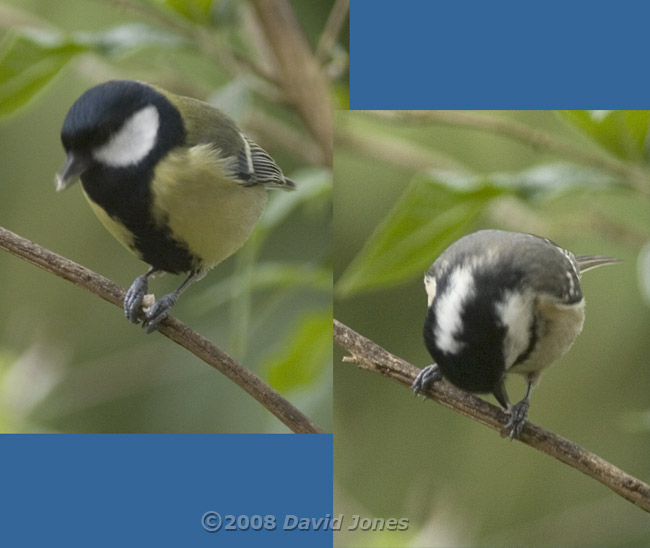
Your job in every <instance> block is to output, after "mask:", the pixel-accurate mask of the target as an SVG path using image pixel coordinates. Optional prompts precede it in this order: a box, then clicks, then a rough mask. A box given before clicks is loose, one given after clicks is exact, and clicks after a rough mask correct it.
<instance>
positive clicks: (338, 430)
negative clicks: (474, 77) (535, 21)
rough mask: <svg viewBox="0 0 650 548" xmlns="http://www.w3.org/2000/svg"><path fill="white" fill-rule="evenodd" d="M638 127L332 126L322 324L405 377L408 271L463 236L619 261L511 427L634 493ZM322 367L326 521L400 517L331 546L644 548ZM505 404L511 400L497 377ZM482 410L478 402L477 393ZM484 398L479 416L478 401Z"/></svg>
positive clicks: (630, 509)
mask: <svg viewBox="0 0 650 548" xmlns="http://www.w3.org/2000/svg"><path fill="white" fill-rule="evenodd" d="M649 121H650V112H648V111H630V112H617V111H570V112H552V111H547V112H535V111H527V112H514V111H512V112H462V111H453V112H447V111H430V112H428V111H423V112H420V111H417V112H408V111H404V112H390V111H380V112H362V111H357V112H337V113H336V114H335V157H336V163H335V170H334V179H335V181H336V186H335V198H334V211H335V223H334V246H335V249H336V254H335V261H334V280H335V284H334V288H335V301H334V310H335V317H336V318H337V319H338V320H340V321H342V322H343V323H345V324H347V325H349V326H350V327H351V328H353V329H354V330H356V331H358V332H359V333H361V334H362V335H364V336H366V337H368V338H370V339H372V340H374V341H375V342H377V343H379V344H380V345H382V346H383V347H384V348H386V349H387V350H388V351H390V352H392V353H394V354H396V355H398V356H400V357H402V358H404V359H406V360H408V361H410V362H411V363H413V364H416V365H417V366H419V367H424V366H426V365H428V364H429V363H431V357H430V356H429V354H428V353H427V351H426V349H425V347H424V344H423V338H422V327H423V323H424V317H425V312H426V295H425V292H424V286H423V281H422V278H423V275H424V273H425V272H426V270H427V268H428V267H429V265H430V264H431V263H432V262H433V261H434V259H435V258H436V256H437V255H438V254H439V253H440V252H441V251H442V250H443V249H444V248H445V247H446V246H448V245H449V244H450V243H451V242H453V241H455V240H456V239H458V238H459V237H460V236H461V235H464V234H466V233H469V232H472V231H474V230H477V229H480V228H488V227H490V228H501V229H506V230H514V231H521V232H531V233H536V234H541V235H544V236H547V237H549V238H551V239H553V240H555V241H556V242H557V243H559V244H560V245H562V246H564V247H566V248H568V249H570V250H572V251H574V252H575V253H583V254H602V255H612V256H615V257H619V258H621V259H623V260H624V263H622V264H620V265H616V266H612V267H608V268H604V269H601V270H597V271H594V272H589V273H587V274H585V276H584V277H583V290H584V294H585V297H586V300H587V318H586V322H585V327H584V330H583V333H582V335H581V336H580V337H579V338H578V340H577V342H576V344H575V345H574V347H573V348H572V350H571V351H570V352H569V353H568V354H567V355H566V356H565V357H564V358H562V360H560V362H559V363H557V364H555V365H554V366H553V367H552V368H551V369H550V370H549V371H547V372H546V373H545V375H544V376H543V378H542V381H541V382H540V384H539V386H538V387H537V388H536V390H535V391H534V393H533V396H532V403H531V411H530V418H531V421H533V422H534V423H536V424H539V425H541V426H543V427H545V428H547V429H550V430H552V431H554V432H556V433H558V434H560V435H562V436H564V437H567V438H568V439H570V440H572V441H574V442H576V443H578V444H580V445H582V446H584V447H586V448H588V449H590V450H591V451H594V452H595V453H596V454H598V455H600V456H601V457H603V458H605V459H607V460H609V461H610V462H612V463H613V464H615V465H617V466H619V467H621V468H622V469H624V470H625V471H627V472H628V473H631V474H632V475H634V476H636V477H638V478H640V479H642V480H644V481H646V482H648V481H650V465H649V463H650V461H649V460H648V455H649V454H650V400H649V399H648V393H649V390H648V389H649V387H650V368H649V367H648V356H649V355H650V337H649V336H648V335H649V333H650V297H649V290H648V287H649V280H650V273H649V272H650V266H649V256H650V245H649V244H648V242H649V241H650V170H649V169H648V164H649V163H650V137H649V135H650V134H649V131H648V130H649ZM343 355H344V354H343V352H342V351H341V350H340V349H339V348H337V349H336V350H335V356H334V360H335V363H336V364H337V365H336V366H335V370H334V432H335V439H334V448H335V458H334V470H335V491H334V493H335V509H334V511H335V514H337V515H338V514H339V513H344V514H345V515H346V516H351V515H352V514H360V515H361V516H364V517H369V518H373V517H381V518H389V517H392V518H398V519H399V518H402V517H407V518H409V520H410V527H409V529H408V530H407V531H403V532H400V531H397V532H395V531H393V532H390V531H384V532H381V531H365V532H360V531H354V532H351V531H346V530H345V527H344V528H343V530H342V531H341V532H339V533H335V546H341V547H346V548H349V547H370V546H372V547H388V546H391V547H394V546H404V547H424V546H427V547H429V546H641V545H643V546H647V545H650V527H649V525H648V518H647V515H646V514H644V513H643V512H642V511H640V510H639V509H637V508H635V507H634V506H633V505H631V504H630V503H629V502H627V501H625V500H623V499H622V498H619V497H618V496H616V495H615V494H613V493H611V492H610V491H609V490H608V489H607V488H605V487H603V486H602V485H601V484H599V483H597V482H596V481H594V480H592V479H590V478H587V477H585V476H583V475H582V474H580V473H578V472H577V471H576V470H574V469H572V468H569V467H567V466H566V465H564V464H561V463H559V462H557V461H555V460H552V459H550V458H548V457H547V456H545V455H542V454H541V453H538V452H537V451H535V450H532V449H531V448H529V447H527V446H525V445H523V444H521V443H516V442H509V441H507V440H504V439H500V438H499V436H498V435H497V434H496V433H495V432H493V431H491V430H489V429H487V428H485V427H483V426H481V425H479V424H478V423H476V422H473V421H471V420H468V419H466V418H464V417H461V416H459V415H457V414H455V413H453V412H451V411H449V410H447V409H445V408H443V407H441V406H438V405H436V404H434V403H430V402H427V403H423V402H422V401H421V399H416V398H414V397H413V395H412V394H411V392H410V391H409V390H406V389H405V388H404V387H401V386H399V385H398V384H395V383H392V382H389V381H387V380H386V379H384V378H382V377H381V376H380V375H376V374H369V373H367V372H364V371H361V370H358V369H357V368H356V367H355V366H354V365H352V364H342V363H341V359H342V357H343ZM508 386H509V391H510V393H511V394H512V399H513V400H515V401H516V400H518V399H519V398H520V397H521V396H523V394H524V392H525V386H524V383H523V382H522V379H521V378H519V377H515V378H511V379H509V380H508ZM486 398H487V399H489V400H490V401H493V402H494V399H493V398H492V397H491V396H489V397H488V396H486ZM494 403H496V402H494Z"/></svg>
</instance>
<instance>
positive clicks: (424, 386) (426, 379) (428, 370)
mask: <svg viewBox="0 0 650 548" xmlns="http://www.w3.org/2000/svg"><path fill="white" fill-rule="evenodd" d="M440 379H442V373H441V372H440V368H439V367H438V366H437V365H436V364H435V363H432V364H431V365H427V366H426V367H425V368H424V369H423V370H422V371H420V372H419V373H418V376H417V377H415V380H414V381H413V384H411V388H412V389H413V394H415V395H416V396H417V395H418V394H421V395H422V396H424V397H425V398H426V397H427V394H426V393H427V391H428V390H429V388H430V387H431V385H432V384H433V383H434V382H436V381H438V380H440Z"/></svg>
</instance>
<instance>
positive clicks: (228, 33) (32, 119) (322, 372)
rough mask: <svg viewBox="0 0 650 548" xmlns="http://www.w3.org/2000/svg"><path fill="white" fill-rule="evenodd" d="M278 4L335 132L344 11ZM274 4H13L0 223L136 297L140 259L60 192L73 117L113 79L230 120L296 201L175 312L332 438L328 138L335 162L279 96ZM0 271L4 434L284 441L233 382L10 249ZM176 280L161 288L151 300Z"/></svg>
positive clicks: (127, 0)
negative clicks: (180, 97)
mask: <svg viewBox="0 0 650 548" xmlns="http://www.w3.org/2000/svg"><path fill="white" fill-rule="evenodd" d="M277 4H278V5H279V4H282V5H284V6H285V7H286V6H288V8H289V11H290V12H293V14H294V18H295V20H296V21H297V22H298V25H297V27H296V26H295V25H294V29H295V28H298V29H299V32H302V33H304V37H305V43H306V44H307V47H306V48H305V49H306V51H308V52H310V53H309V54H308V56H310V57H309V58H310V59H313V60H315V65H316V66H317V69H316V72H315V73H316V75H317V76H319V75H321V74H322V75H323V76H324V77H323V78H322V82H325V86H324V87H325V89H323V90H321V91H322V92H323V93H322V97H321V103H320V105H318V106H315V107H314V108H315V109H317V108H319V107H320V108H321V112H320V113H317V114H319V115H320V116H321V122H322V120H331V108H333V107H337V108H346V107H347V102H348V84H347V82H348V74H347V67H348V54H347V51H348V38H347V34H348V29H347V2H346V1H340V0H339V1H334V0H332V1H324V2H301V1H299V0H297V1H295V2H288V1H285V0H279V1H278V2H277ZM266 7H267V8H268V4H267V6H266ZM263 8H264V6H263V5H261V4H260V3H259V2H256V1H254V0H253V1H251V2H244V1H237V0H214V1H212V0H182V1H179V0H110V1H99V0H98V1H92V2H89V1H87V0H60V1H57V2H50V1H49V0H3V1H2V3H0V33H1V35H2V36H1V38H2V42H1V43H0V117H2V119H1V120H0V166H2V167H1V168H0V169H1V170H2V185H3V190H2V199H1V200H0V224H1V225H2V226H4V227H6V228H8V229H10V230H12V231H14V232H16V233H18V234H20V235H21V236H24V237H26V238H29V239H31V240H33V241H35V242H37V243H39V244H40V245H43V246H44V247H46V248H49V249H51V250H53V251H55V252H57V253H60V254H62V255H64V256H66V257H68V258H70V259H72V260H75V261H77V262H79V263H81V264H83V265H85V266H87V267H90V268H92V269H93V270H95V271H97V272H99V273H101V274H103V275H105V276H107V277H109V278H111V279H113V280H115V281H117V282H118V283H120V284H122V285H123V286H128V284H129V283H130V282H131V281H132V279H133V278H134V277H135V276H137V275H139V274H141V273H142V272H143V271H144V268H145V265H144V264H143V263H141V262H140V261H138V260H137V259H136V258H135V257H133V256H131V255H130V254H128V253H125V251H124V249H123V248H122V247H121V246H120V245H119V244H118V243H117V242H116V241H115V240H114V239H113V238H112V237H111V236H110V235H109V234H108V233H107V232H106V231H105V230H104V229H103V227H101V226H100V224H99V223H98V222H97V220H96V219H95V218H94V216H93V214H92V212H91V210H90V208H89V207H88V205H87V203H86V202H85V200H84V198H83V197H82V194H81V192H80V189H79V187H77V188H76V190H72V191H70V193H65V194H64V195H55V193H54V183H53V176H54V174H55V172H57V171H58V170H59V169H60V168H61V166H62V163H63V160H64V154H63V150H62V147H61V144H60V141H59V131H60V128H61V124H62V122H63V119H64V117H65V114H66V112H67V110H68V108H69V107H70V106H71V104H72V103H73V102H74V100H75V99H76V98H77V97H78V96H79V95H80V94H81V93H82V92H83V91H84V90H86V89H87V88H89V87H91V86H93V85H95V84H97V83H99V82H102V81H106V80H109V79H114V78H128V79H138V80H144V81H148V82H152V83H155V84H158V85H161V86H163V87H165V88H167V89H169V90H171V91H174V92H175V93H179V94H185V95H189V96H193V97H197V98H200V99H204V100H207V101H209V102H211V103H212V104H214V105H216V106H218V107H220V108H222V109H223V110H225V111H226V112H228V113H229V114H230V115H231V116H232V117H233V118H235V119H236V120H237V122H238V123H239V125H240V126H241V127H242V128H243V129H244V131H246V132H247V134H249V135H250V136H251V137H252V138H253V139H254V140H255V141H257V142H258V143H259V144H260V145H261V146H263V147H264V148H265V149H266V150H268V151H269V152H270V153H271V154H272V155H273V156H274V157H275V159H276V160H277V162H278V164H279V165H280V166H282V168H283V170H284V172H285V173H287V174H288V175H289V176H291V177H292V178H294V179H295V180H296V181H298V183H299V190H297V191H296V192H294V193H290V194H285V193H270V196H269V199H270V200H269V205H268V206H267V210H266V212H265V215H264V217H263V219H262V221H261V222H260V224H259V225H258V227H257V229H256V231H255V232H254V235H253V236H252V237H251V240H249V242H248V243H247V244H246V246H245V247H244V248H243V249H242V250H241V251H240V252H239V253H238V254H236V255H235V256H234V257H232V258H230V259H228V260H227V261H225V262H224V263H223V264H221V265H219V266H218V267H217V268H215V269H214V270H213V271H212V272H211V273H210V274H209V275H208V276H207V277H206V278H205V279H204V280H203V281H202V282H201V283H200V284H197V285H196V286H195V287H193V288H192V289H191V290H190V291H188V293H187V294H186V295H184V298H183V299H181V300H180V301H179V303H178V305H177V306H176V307H175V309H174V314H175V315H176V316H177V317H178V318H179V319H181V320H182V321H184V322H186V323H187V324H188V325H190V326H191V327H193V328H194V329H196V330H197V331H199V332H200V333H201V334H203V335H205V336H206V337H208V338H209V339H210V340H212V341H213V342H215V343H216V344H217V345H219V346H221V347H222V348H224V350H226V351H227V352H229V353H231V355H233V357H235V358H236V359H238V360H240V361H241V362H242V363H244V364H245V365H246V366H248V367H250V368H251V369H252V370H253V371H255V372H256V373H257V374H258V375H259V376H261V377H262V378H263V379H265V380H266V381H267V382H270V383H271V384H272V385H273V386H275V387H276V388H277V389H278V390H280V391H281V393H282V394H283V395H284V396H285V397H287V398H288V399H290V400H291V401H292V402H293V403H294V404H296V405H297V406H298V407H299V408H300V409H301V410H302V411H303V412H304V413H306V414H307V415H308V416H309V417H310V418H312V419H313V420H314V421H316V423H318V424H319V425H320V426H321V427H323V428H324V429H326V430H330V429H331V425H332V407H331V406H332V401H331V390H332V386H331V383H332V379H331V373H332V372H331V363H332V361H331V360H332V356H331V352H332V349H331V316H332V299H331V293H332V277H331V230H332V211H331V207H332V184H331V182H332V176H331V138H330V139H329V143H330V144H329V147H330V150H329V152H328V150H327V145H325V146H323V140H322V139H321V140H319V137H318V135H317V134H316V132H314V131H313V127H312V126H311V125H310V120H309V114H313V113H309V112H307V115H305V112H304V108H302V107H304V106H305V105H301V104H300V103H299V101H298V100H295V97H294V96H293V95H292V93H293V92H294V91H296V89H295V87H293V88H290V87H287V86H286V85H285V82H284V81H283V77H284V76H285V72H283V70H284V69H286V67H282V66H281V63H280V62H277V59H276V57H275V56H274V51H275V50H274V48H273V45H274V37H275V38H277V37H278V34H275V35H273V34H272V33H271V38H270V39H269V32H270V30H269V24H268V23H269V22H268V21H267V20H265V19H264V14H263ZM290 23H291V22H289V23H287V24H290ZM282 30H283V29H276V31H277V32H280V31H282ZM286 30H289V29H286ZM283 37H284V36H283ZM290 68H291V67H289V69H290ZM287 74H288V73H287ZM328 103H329V105H328ZM323 105H325V106H326V107H329V108H325V109H323V108H322V107H323ZM329 124H330V131H331V122H329ZM326 125H327V124H325V131H326V130H327V127H326ZM321 137H322V136H321ZM328 155H329V157H328ZM0 272H1V273H2V277H1V279H2V283H1V284H0V305H1V308H2V311H3V314H2V315H1V317H0V430H1V431H4V432H29V431H37V432H43V431H45V432H49V431H52V432H285V431H287V430H286V428H285V427H284V426H283V425H282V424H281V423H280V422H279V421H277V419H275V418H274V417H273V416H272V415H270V414H269V413H268V412H267V411H266V410H265V409H264V408H263V407H261V406H260V405H259V404H258V403H257V402H255V401H254V400H252V399H251V398H250V397H249V396H248V395H247V394H246V393H245V392H243V391H242V390H240V389H239V388H238V387H237V386H235V385H234V384H232V383H231V382H229V381H228V380H227V379H226V378H225V377H223V376H222V375H219V374H218V373H217V372H215V371H214V370H213V369H212V368H210V367H207V366H206V365H205V364H204V363H202V362H200V361H199V360H198V359H197V358H195V357H194V356H192V355H189V354H188V353H187V352H186V351H184V350H183V349H181V348H179V347H177V346H175V345H174V344H172V343H171V342H170V341H168V340H167V339H165V338H163V337H161V336H158V335H152V336H145V334H144V333H143V332H142V331H141V330H140V329H138V328H136V327H135V326H133V325H131V324H129V322H127V321H126V320H125V319H124V317H123V314H122V313H121V311H120V310H118V309H116V308H115V307H112V306H110V305H108V304H107V303H105V302H104V301H102V300H100V299H97V298H96V297H94V296H92V295H90V294H87V293H85V292H83V291H80V290H79V289H78V288H76V287H74V286H73V285H71V284H69V283H66V282H65V281H63V280H60V279H57V278H55V277H53V276H50V275H48V274H46V273H44V272H42V271H40V270H39V269H37V268H34V267H33V266H31V265H29V264H27V263H25V262H23V261H20V260H18V259H17V258H15V257H13V256H11V255H9V254H7V253H0ZM177 285H178V279H177V277H175V276H165V277H163V278H159V279H156V280H154V283H153V286H152V290H153V291H154V292H155V293H156V294H158V295H160V294H163V293H166V292H168V291H170V290H172V289H173V288H175V287H176V286H177Z"/></svg>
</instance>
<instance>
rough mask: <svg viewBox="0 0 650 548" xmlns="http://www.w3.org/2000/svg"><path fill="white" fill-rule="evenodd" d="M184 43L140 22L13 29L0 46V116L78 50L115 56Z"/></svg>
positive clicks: (12, 109) (44, 82)
mask: <svg viewBox="0 0 650 548" xmlns="http://www.w3.org/2000/svg"><path fill="white" fill-rule="evenodd" d="M187 43H188V42H187V41H185V40H183V39H182V38H179V37H178V36H176V35H174V34H170V33H168V32H165V31H161V30H158V29H155V28H153V27H149V26H147V25H142V24H129V25H120V26H117V27H113V28H111V29H108V30H105V31H101V32H84V31H79V32H74V33H72V34H69V35H68V34H64V33H62V32H59V31H51V30H43V29H21V30H20V31H15V32H13V33H11V34H10V35H9V36H8V37H7V38H6V39H5V40H4V42H3V44H2V45H1V46H0V118H1V117H4V116H8V115H10V114H12V113H14V112H16V111H17V110H18V109H20V108H21V107H23V106H25V105H26V104H27V103H28V102H29V101H30V100H31V99H32V98H33V97H34V96H35V95H36V94H37V93H39V92H40V91H41V90H42V89H43V88H44V87H45V86H47V85H48V84H49V83H50V82H51V81H52V79H53V78H54V77H55V76H56V75H57V74H58V73H59V72H60V71H61V70H62V69H63V67H65V65H66V64H67V63H68V62H69V61H70V60H71V59H72V58H73V57H75V56H76V55H78V54H80V53H85V52H89V51H94V52H96V53H98V54H100V55H104V56H106V57H118V56H121V55H125V54H127V53H130V52H131V51H133V50H136V49H139V48H143V47H151V46H156V47H158V48H178V47H179V46H180V45H184V44H187Z"/></svg>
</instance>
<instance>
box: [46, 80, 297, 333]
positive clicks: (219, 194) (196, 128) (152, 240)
mask: <svg viewBox="0 0 650 548" xmlns="http://www.w3.org/2000/svg"><path fill="white" fill-rule="evenodd" d="M61 141H62V143H63V146H64V148H65V151H66V154H67V159H66V162H65V165H64V167H63V169H62V170H61V172H60V173H59V174H58V175H57V177H56V188H57V190H58V191H61V190H64V189H66V188H67V187H68V186H70V184H71V183H73V182H74V181H75V180H76V179H77V178H79V179H80V180H81V185H82V187H83V192H84V195H85V196H86V198H87V200H88V203H89V204H90V206H91V208H92V209H93V211H94V212H95V214H96V215H97V217H98V218H99V220H100V221H101V222H102V223H103V224H104V226H105V227H106V228H107V229H108V231H109V232H110V233H111V234H113V236H115V238H117V240H118V241H119V242H120V243H122V244H123V245H124V246H126V247H127V248H128V249H129V250H130V251H131V252H132V253H134V254H135V255H137V256H138V257H139V258H140V259H142V260H143V261H144V262H146V263H148V264H149V265H150V267H151V268H149V270H148V271H147V272H146V273H145V274H143V275H142V276H139V277H138V278H136V279H135V281H134V282H133V284H132V285H131V287H130V289H129V290H128V291H127V293H126V297H125V299H124V314H125V316H126V317H127V318H128V319H129V320H130V321H132V322H133V323H139V322H140V321H142V323H143V326H144V328H145V330H146V332H147V333H151V332H152V331H154V330H155V329H156V327H157V326H158V325H159V324H160V322H161V321H162V320H164V319H165V318H166V317H167V316H168V314H169V311H170V309H171V307H172V306H173V305H174V303H175V302H176V300H177V299H178V297H179V295H180V294H181V293H182V292H183V291H184V290H185V289H187V287H188V286H189V285H190V284H192V283H193V282H195V281H197V280H199V279H201V278H202V277H203V276H204V275H205V274H206V272H207V271H208V270H209V269H210V268H211V267H213V266H215V265H216V264H218V263H220V262H221V261H223V260H224V259H226V258H227V257H229V256H230V255H232V254H233V253H235V252H236V251H237V250H238V249H239V248H240V247H241V246H242V245H243V244H244V242H245V241H246V239H247V238H248V237H249V235H250V233H251V231H252V230H253V227H254V226H255V224H256V223H257V221H258V219H259V218H260V215H261V214H262V210H263V209H264V205H265V203H266V190H267V189H269V188H279V189H282V190H291V189H294V188H295V187H296V185H295V182H294V181H292V180H291V179H289V178H288V177H285V176H284V174H283V173H282V170H281V169H280V168H279V167H278V166H277V164H276V163H275V161H274V160H273V159H272V158H271V156H269V154H268V153H267V152H266V151H264V150H263V149H262V148H260V147H259V146H258V145H256V144H255V143H254V142H253V141H251V140H250V139H249V138H248V137H246V136H245V135H244V134H243V133H242V132H241V131H240V130H239V129H238V128H237V126H236V125H235V123H234V122H233V120H231V119H230V118H229V117H228V116H226V115H225V114H224V113H223V112H221V111H220V110H218V109H217V108H215V107H213V106H211V105H209V104H207V103H204V102H202V101H198V100H196V99H192V98H189V97H181V96H178V95H175V94H173V93H170V92H169V91H165V90H163V89H161V88H159V87H156V86H153V85H149V84H146V83H143V82H136V81H130V80H116V81H109V82H105V83H103V84H100V85H98V86H95V87H93V88H91V89H89V90H88V91H86V92H85V93H83V95H81V97H79V99H77V101H75V103H74V104H73V105H72V107H71V108H70V111H69V112H68V114H67V116H66V118H65V121H64V123H63V128H62V130H61ZM160 272H170V273H172V274H180V273H189V275H188V277H187V279H186V280H185V281H184V282H183V283H182V284H181V285H180V287H179V288H178V289H177V290H176V291H174V292H172V293H169V294H168V295H164V296H163V297H161V298H160V299H158V300H157V301H156V302H155V303H154V304H153V305H152V306H151V307H150V308H149V309H148V310H146V311H143V310H141V309H142V303H143V297H144V296H145V295H146V294H147V292H148V280H149V277H150V276H152V275H153V274H156V273H160Z"/></svg>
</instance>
